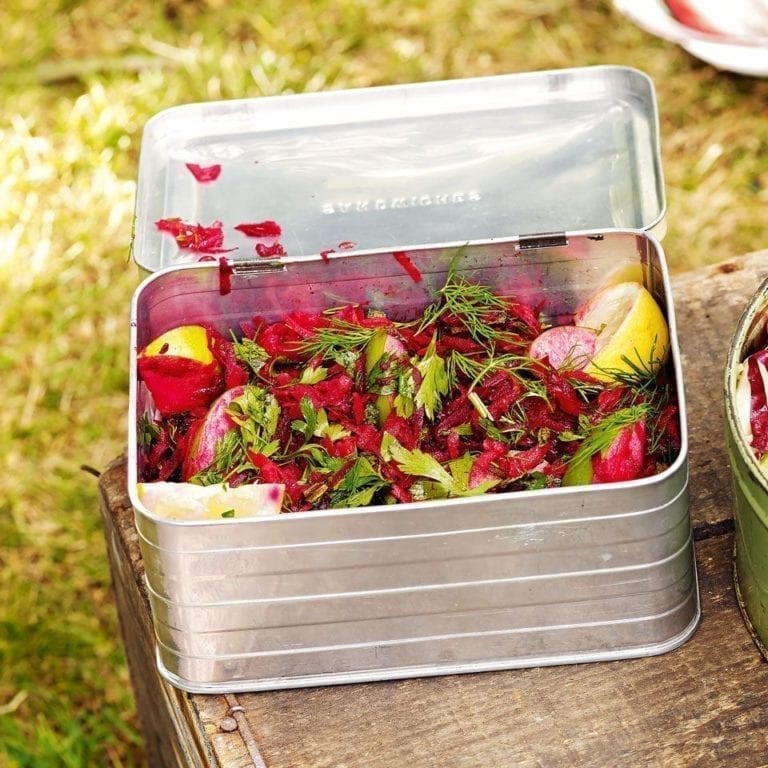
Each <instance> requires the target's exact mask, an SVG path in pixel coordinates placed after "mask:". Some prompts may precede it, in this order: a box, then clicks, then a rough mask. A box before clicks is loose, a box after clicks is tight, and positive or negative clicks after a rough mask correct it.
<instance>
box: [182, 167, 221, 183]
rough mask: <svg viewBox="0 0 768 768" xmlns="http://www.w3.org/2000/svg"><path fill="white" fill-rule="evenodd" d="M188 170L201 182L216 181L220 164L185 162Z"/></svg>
mask: <svg viewBox="0 0 768 768" xmlns="http://www.w3.org/2000/svg"><path fill="white" fill-rule="evenodd" d="M186 165H187V168H188V169H189V172H190V173H191V174H192V175H193V176H194V177H195V179H197V181H199V182H201V183H203V184H204V183H206V182H209V181H216V179H218V178H219V176H220V175H221V166H220V165H205V166H203V165H197V163H187V164H186Z"/></svg>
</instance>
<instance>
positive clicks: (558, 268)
mask: <svg viewBox="0 0 768 768" xmlns="http://www.w3.org/2000/svg"><path fill="white" fill-rule="evenodd" d="M187 163H197V164H200V165H203V166H206V165H212V164H220V165H221V176H220V178H219V179H217V180H216V181H215V182H213V183H206V184H201V183H199V182H197V181H196V180H195V179H194V178H193V177H192V176H191V174H190V173H189V172H188V169H187V168H186V167H185V166H186V164H187ZM663 215H664V199H663V185H662V181H661V169H660V161H659V151H658V136H657V116H656V105H655V97H654V94H653V88H652V85H651V83H650V81H649V80H648V78H647V77H645V76H644V75H642V74H641V73H639V72H637V71H635V70H630V69H625V68H621V67H596V68H586V69H574V70H561V71H555V72H542V73H528V74H524V75H509V76H500V77H491V78H479V79H468V80H457V81H445V82H438V83H427V84H415V85H405V86H388V87H381V88H371V89H361V90H357V91H340V92H327V93H322V94H310V95H301V96H285V97H273V98H268V99H253V100H243V101H235V102H219V103H212V104H204V105H190V106H188V107H179V108H176V109H172V110H169V111H167V112H165V113H160V114H159V115H158V116H156V117H155V118H154V119H153V120H152V121H151V122H150V123H149V124H148V126H147V128H146V131H145V134H144V139H143V143H142V157H141V163H140V169H139V186H138V195H137V209H136V236H135V240H134V243H133V251H134V258H135V260H136V261H137V263H138V264H139V265H140V267H141V268H142V269H143V270H144V271H146V272H153V273H154V274H152V275H151V276H149V277H147V278H146V279H145V280H144V281H143V282H142V284H141V285H140V286H139V288H138V289H137V291H136V294H135V295H134V300H133V306H132V317H131V321H132V338H131V374H132V375H131V402H130V417H129V418H130V426H129V492H130V494H131V498H132V501H133V504H134V507H135V510H136V524H137V529H138V531H139V535H140V541H141V547H142V553H143V556H144V563H145V568H146V575H147V585H148V590H149V594H150V600H151V604H152V611H153V618H154V623H155V630H156V635H157V649H158V665H159V669H160V671H161V673H162V674H163V675H164V676H165V677H166V678H167V679H169V680H170V681H171V682H172V683H173V684H174V685H176V686H178V687H180V688H183V689H186V690H190V691H200V692H215V691H224V690H228V691H231V690H260V689H268V688H287V687H297V686H308V685H318V684H331V683H343V682H353V681H365V680H381V679H387V678H397V677H408V676H419V675H433V674H441V673H447V672H469V671H479V670H490V669H500V668H512V667H521V666H533V665H542V664H557V663H570V662H578V661H592V660H599V659H615V658H626V657H633V656H641V655H650V654H656V653H662V652H665V651H667V650H670V649H671V648H674V647H676V646H677V645H679V644H680V643H682V642H684V641H685V640H686V639H687V638H688V637H689V636H690V635H691V634H692V632H693V631H694V630H695V628H696V626H697V623H698V619H699V602H698V588H697V582H696V572H695V560H694V552H693V542H692V537H691V525H690V518H689V511H688V494H687V483H688V471H687V431H686V422H685V406H684V401H683V398H684V394H683V392H684V390H683V382H682V374H681V369H680V362H679V353H678V348H677V341H676V333H675V322H674V309H673V304H672V297H671V294H670V289H669V279H668V275H667V268H666V263H665V259H664V254H663V250H662V248H661V246H660V244H659V243H658V241H657V240H656V238H655V237H654V236H653V235H651V234H649V230H650V229H652V228H655V231H656V232H657V233H658V232H659V231H660V228H661V227H662V226H663V218H664V217H663ZM173 216H179V217H181V218H183V219H184V220H187V221H198V222H202V223H204V224H207V223H210V222H211V221H214V220H218V221H221V222H223V223H224V224H225V226H226V227H227V229H226V232H227V237H226V240H225V243H224V245H225V246H226V247H234V248H236V250H234V251H231V252H228V253H226V254H225V256H226V257H227V259H228V261H229V263H230V264H231V265H232V266H231V272H232V274H229V269H228V270H227V275H226V283H227V285H226V289H223V285H222V271H221V270H220V268H219V267H218V266H217V265H216V264H215V263H210V262H200V261H198V258H199V254H194V253H188V252H181V251H179V249H178V248H177V247H176V245H175V243H174V242H173V240H172V239H169V238H168V237H167V235H163V234H161V233H159V232H157V231H156V228H155V225H154V223H155V222H156V221H157V220H159V219H161V218H167V217H173ZM265 219H271V220H275V221H278V222H280V224H281V226H282V228H283V234H284V236H283V239H282V242H283V245H284V246H285V249H286V251H287V253H288V255H287V256H286V257H284V258H281V259H279V260H259V259H257V258H254V255H253V245H252V243H250V242H247V241H245V240H244V239H242V238H240V236H239V233H238V232H236V231H234V230H233V229H232V227H234V225H235V224H237V223H239V222H242V221H254V220H265ZM342 244H343V246H348V245H351V246H352V248H353V250H351V251H346V250H344V247H340V245H342ZM394 250H397V251H402V252H404V253H406V254H407V256H408V257H409V258H410V259H411V261H412V262H413V263H414V264H415V265H416V266H417V267H418V269H419V270H420V271H421V273H422V276H423V279H422V280H421V281H420V282H414V281H413V280H412V279H411V278H410V277H409V276H408V275H406V274H405V273H404V272H403V270H402V267H401V266H400V265H399V264H398V263H397V262H396V260H395V259H393V258H392V253H393V251H394ZM334 251H335V252H334ZM457 252H460V254H461V255H460V271H462V273H463V274H465V275H467V276H468V277H470V278H471V279H477V280H482V281H483V282H484V283H486V284H490V285H491V286H492V287H494V288H497V289H499V290H504V291H506V292H508V293H514V294H515V295H517V296H518V297H519V298H520V299H522V300H524V301H533V300H537V301H543V302H544V311H545V313H547V314H549V315H550V316H552V317H563V316H566V317H567V316H568V315H569V314H570V313H572V312H573V311H574V309H575V307H576V306H577V305H578V304H579V303H581V301H583V300H584V298H586V296H588V295H589V294H590V293H591V292H592V291H594V290H595V289H596V288H597V287H599V286H600V285H602V284H604V282H605V281H606V280H610V279H612V278H611V275H616V274H621V273H623V272H626V271H634V272H635V273H637V274H640V275H642V279H643V281H644V282H645V284H646V285H647V287H648V288H649V289H650V290H651V291H652V292H653V293H654V295H655V296H656V298H657V300H658V301H659V303H660V304H661V306H662V307H663V308H664V310H665V312H666V315H667V319H668V322H669V326H670V335H671V355H670V361H669V366H670V368H671V371H670V372H671V375H672V377H673V378H674V380H675V382H676V388H677V397H678V405H679V410H680V419H681V425H680V426H681V438H682V444H681V450H680V454H679V456H678V457H677V459H676V460H675V462H674V463H673V464H672V465H671V466H670V467H669V468H668V469H666V470H665V471H664V472H662V473H660V474H658V475H656V476H654V477H651V478H645V479H643V480H638V481H632V482H626V483H614V484H611V485H604V486H584V487H576V488H558V489H550V490H540V491H525V492H518V493H503V494H488V495H487V496H483V497H475V498H471V499H451V500H448V501H427V502H418V503H414V504H403V505H396V506H394V507H393V506H382V507H367V508H364V509H350V510H333V511H313V512H306V513H297V514H293V515H284V516H277V517H274V518H262V519H254V520H243V519H236V520H220V521H219V520H217V521H207V522H190V521H185V522H179V521H170V520H164V519H160V518H157V517H155V516H153V515H152V514H151V513H150V512H148V511H147V510H146V509H145V508H144V507H143V506H142V504H141V503H140V501H139V500H138V498H137V497H136V492H135V491H136V483H137V482H138V481H139V480H140V479H141V478H139V477H138V452H139V450H140V447H139V439H138V433H137V429H138V423H139V420H140V418H141V416H142V414H144V413H145V412H146V411H149V410H151V407H152V404H151V401H150V398H149V396H148V394H147V392H146V390H145V388H144V387H143V385H142V384H141V383H140V382H139V381H138V380H137V377H136V354H137V350H138V349H140V348H141V347H142V346H144V345H145V344H146V343H147V342H148V341H149V340H150V339H151V338H153V337H155V336H156V335H158V334H159V333H162V332H163V331H165V330H167V329H168V328H171V327H173V326H175V325H180V324H182V323H187V322H203V321H204V322H208V323H211V324H213V325H215V326H217V327H218V328H219V329H220V330H222V331H225V332H228V330H229V329H230V328H237V327H238V323H239V322H240V321H241V320H246V319H249V318H250V317H252V316H253V315H254V314H256V313H257V312H258V313H259V314H260V315H263V316H265V317H266V318H267V319H268V320H269V319H277V318H278V317H280V316H281V315H282V314H283V313H285V312H286V311H290V310H291V309H296V308H301V309H303V310H306V311H316V310H320V309H324V308H326V307H328V306H330V305H337V304H339V303H341V302H355V301H363V300H364V301H366V302H368V303H369V304H371V305H372V306H374V307H380V308H382V309H386V310H387V311H388V312H389V313H391V314H394V315H396V316H398V317H401V318H407V317H408V315H409V314H410V315H412V314H413V313H415V312H417V311H419V310H420V309H421V308H422V307H423V306H424V305H425V304H426V303H428V302H429V300H430V299H431V296H432V291H434V290H436V289H437V288H439V287H440V285H442V282H443V279H444V276H445V274H446V272H447V270H448V265H449V263H450V261H451V259H452V258H454V256H455V254H456V253H457ZM320 254H323V255H322V256H321V255H320Z"/></svg>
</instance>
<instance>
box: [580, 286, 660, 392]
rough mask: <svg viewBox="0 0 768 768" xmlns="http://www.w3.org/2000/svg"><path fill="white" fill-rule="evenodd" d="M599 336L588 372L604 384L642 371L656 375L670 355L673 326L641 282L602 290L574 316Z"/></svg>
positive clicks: (586, 369) (587, 367) (583, 325)
mask: <svg viewBox="0 0 768 768" xmlns="http://www.w3.org/2000/svg"><path fill="white" fill-rule="evenodd" d="M574 324H575V325H577V326H581V327H584V328H591V329H592V330H594V331H595V333H596V334H597V336H596V339H595V351H594V354H593V355H592V359H591V361H590V362H589V364H588V365H587V366H586V368H585V371H586V372H587V373H589V374H591V375H592V376H594V377H595V378H597V379H600V380H601V381H612V380H613V379H615V378H616V377H617V376H619V375H621V374H632V373H635V372H636V371H638V370H641V371H643V372H648V373H656V371H658V370H659V368H660V367H661V366H662V365H663V363H664V361H665V360H666V358H667V355H668V354H669V327H668V326H667V321H666V319H665V318H664V313H663V312H662V311H661V307H659V305H658V304H657V303H656V300H655V299H654V298H653V296H652V295H651V293H650V292H649V291H648V289H647V288H645V287H644V286H642V285H641V284H640V283H637V282H633V281H631V282H624V283H617V284H616V285H610V286H608V287H606V288H603V289H602V290H600V291H598V292H597V294H595V295H594V296H593V297H592V298H591V299H590V300H589V301H588V302H587V303H586V304H585V305H584V306H583V307H581V308H580V309H579V311H578V312H577V313H576V315H575V316H574Z"/></svg>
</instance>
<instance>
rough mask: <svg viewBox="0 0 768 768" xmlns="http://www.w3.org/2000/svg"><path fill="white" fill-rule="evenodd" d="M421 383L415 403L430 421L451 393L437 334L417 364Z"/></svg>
mask: <svg viewBox="0 0 768 768" xmlns="http://www.w3.org/2000/svg"><path fill="white" fill-rule="evenodd" d="M416 369H417V370H418V371H419V373H420V374H421V383H420V384H419V388H418V390H416V397H415V402H416V405H417V406H423V407H424V412H425V413H426V415H427V418H428V419H433V418H434V417H435V414H436V413H437V412H438V411H439V410H440V403H441V401H442V398H443V396H444V395H447V394H448V393H449V392H450V391H451V381H450V379H449V378H448V375H447V372H446V369H445V360H444V359H443V358H442V357H440V355H438V354H437V334H436V333H435V334H434V335H433V336H432V340H431V341H430V342H429V346H428V347H427V350H426V352H425V353H424V356H423V357H422V358H421V360H419V361H418V362H417V363H416Z"/></svg>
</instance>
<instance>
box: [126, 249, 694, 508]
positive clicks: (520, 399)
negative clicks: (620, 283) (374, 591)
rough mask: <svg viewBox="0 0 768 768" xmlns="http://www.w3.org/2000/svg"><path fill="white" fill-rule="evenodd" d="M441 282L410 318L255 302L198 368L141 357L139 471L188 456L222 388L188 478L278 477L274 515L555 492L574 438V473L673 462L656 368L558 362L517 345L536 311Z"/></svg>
mask: <svg viewBox="0 0 768 768" xmlns="http://www.w3.org/2000/svg"><path fill="white" fill-rule="evenodd" d="M406 263H409V260H406ZM450 287H451V293H450V294H447V293H442V292H438V293H437V294H436V298H435V300H434V302H433V303H432V304H431V305H430V306H428V307H426V308H425V309H424V311H423V313H422V314H420V315H418V316H417V317H414V318H413V319H412V321H411V322H405V321H395V320H394V319H392V318H391V317H388V316H387V315H386V314H384V313H382V312H380V311H379V312H377V311H372V310H371V311H369V310H368V309H366V308H365V307H363V306H361V305H357V304H355V305H351V304H350V305H342V306H340V307H337V308H334V309H333V310H330V309H329V310H327V311H325V312H303V311H293V312H288V313H286V314H285V315H283V316H282V317H280V318H279V319H277V320H273V321H268V320H267V319H266V318H264V317H261V316H258V315H257V316H254V317H252V318H251V319H250V320H249V321H247V322H242V323H240V324H239V325H238V327H237V329H233V332H237V333H238V338H239V340H238V341H234V340H233V339H232V338H230V337H229V336H224V335H221V334H219V333H216V332H214V331H213V330H209V340H210V343H209V347H210V349H211V351H212V353H213V356H214V358H215V362H214V363H213V364H212V367H209V368H203V367H202V366H200V364H197V365H196V366H195V365H190V364H189V361H181V362H179V361H178V359H177V361H174V360H173V359H172V358H168V357H167V356H163V355H160V356H158V357H159V358H161V359H160V360H155V361H153V360H151V359H149V360H148V361H145V362H141V363H140V366H139V377H140V378H141V379H142V380H143V381H144V382H145V383H146V385H147V387H148V389H149V390H150V392H151V393H152V395H153V399H154V402H155V405H156V406H157V408H158V410H159V411H160V417H159V418H158V420H157V422H156V424H155V430H154V431H155V438H154V439H153V440H151V441H150V442H149V444H148V445H146V447H145V451H144V453H143V454H142V461H141V472H142V480H143V481H152V480H159V479H170V480H178V479H180V478H181V477H182V475H181V474H180V473H182V472H183V470H184V467H196V468H197V467H198V466H199V465H200V464H201V462H200V456H199V454H196V453H195V451H196V450H197V445H198V443H199V442H200V441H199V440H196V439H194V437H193V436H194V435H195V434H196V433H197V431H198V430H200V429H202V426H201V423H202V422H204V421H205V420H211V419H213V418H214V417H215V416H216V413H215V412H216V406H215V405H213V406H210V407H209V404H210V403H211V402H212V401H213V400H214V398H217V397H218V396H219V395H222V394H223V395H225V396H226V395H227V394H229V395H230V396H231V401H230V402H229V403H228V405H227V414H229V415H228V417H227V418H229V419H230V421H229V422H227V425H226V426H227V440H226V441H222V442H226V445H225V446H223V447H221V448H220V451H221V453H220V455H217V457H216V459H215V461H212V462H210V463H209V464H208V463H207V462H204V463H206V464H207V466H205V467H203V469H201V470H200V471H199V472H198V473H197V474H196V475H195V477H194V481H195V482H200V483H203V484H210V483H217V482H223V481H227V482H229V483H232V484H241V483H249V482H264V483H278V484H282V485H284V486H285V496H284V501H283V509H284V511H292V512H298V511H302V510H309V509H328V508H336V507H348V506H360V505H367V504H384V503H393V502H398V503H405V502H412V501H418V500H421V499H440V498H445V497H451V496H463V495H468V494H471V493H497V492H503V491H517V490H531V489H536V488H547V487H557V486H559V485H560V484H561V483H564V482H568V483H570V480H569V476H568V469H569V467H570V466H585V465H583V464H577V462H576V454H577V453H578V450H579V447H580V446H584V449H583V450H582V451H581V454H582V457H581V458H582V459H583V457H584V456H585V455H586V457H587V459H588V460H589V462H590V464H588V465H586V466H587V468H588V469H591V475H590V477H589V478H587V479H582V480H577V482H590V481H591V482H596V483H603V482H615V481H622V480H627V479H633V478H636V477H643V476H646V475H648V474H652V473H653V472H656V471H659V470H660V469H661V468H663V467H665V466H668V465H669V463H670V462H671V461H672V460H673V459H674V457H675V456H676V455H677V453H678V452H679V450H680V427H679V413H678V408H677V406H676V404H675V402H674V401H673V400H671V399H670V398H671V397H672V396H673V394H674V392H673V386H674V382H673V381H670V380H667V379H666V377H665V374H664V373H663V372H662V373H660V374H659V376H660V377H662V380H661V382H660V384H661V386H658V387H655V386H653V383H654V382H648V381H645V380H643V381H642V382H640V383H639V384H638V385H636V386H633V385H632V384H631V382H627V381H622V382H616V383H605V382H601V381H597V380H596V379H594V378H592V377H590V376H589V375H588V374H586V373H584V371H582V370H577V369H568V368H560V369H555V368H553V367H552V366H551V365H550V364H549V363H548V362H546V361H540V360H535V359H532V358H529V357H526V355H525V350H526V349H528V348H529V347H530V345H531V344H532V342H533V341H534V339H535V338H536V337H537V334H539V333H540V330H541V322H540V319H539V315H538V310H537V309H536V308H534V307H531V306H528V305H526V304H523V303H520V302H517V301H515V300H513V299H509V298H506V297H505V298H502V297H498V296H493V295H490V294H489V293H488V291H487V290H486V289H484V288H483V287H482V286H477V285H474V284H470V283H467V282H466V281H463V282H462V281H460V280H458V281H457V282H456V283H455V284H452V285H451V286H450ZM448 295H450V297H451V299H450V304H449V303H448V299H445V300H444V299H443V298H442V297H443V296H448ZM481 301H482V303H478V302H481ZM486 302H487V303H486ZM508 350H514V351H513V352H509V351H508ZM140 359H141V356H140ZM187 370H188V373H187ZM180 378H181V379H183V380H179V379H180ZM218 402H219V403H220V402H221V399H220V398H219V400H218ZM232 409H234V410H232ZM219 410H220V409H219ZM635 411H636V412H637V413H638V414H642V415H641V416H638V418H634V416H632V420H631V422H628V421H627V414H628V413H632V414H634V413H635ZM212 414H213V415H212ZM216 417H217V418H221V414H220V413H219V414H218V416H216ZM622 419H624V420H623V421H622ZM201 420H202V422H201ZM611 420H613V422H611ZM233 424H236V425H237V426H236V427H233V426H232V425H233ZM611 424H613V425H615V426H610V425H611ZM214 426H215V425H214ZM600 430H602V432H601V431H600ZM210 431H211V429H210V425H209V432H210ZM213 431H214V432H215V429H214V430H213ZM209 448H210V446H209ZM572 460H573V464H571V463H570V462H572ZM580 460H581V459H580ZM571 474H572V475H573V473H571Z"/></svg>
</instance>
